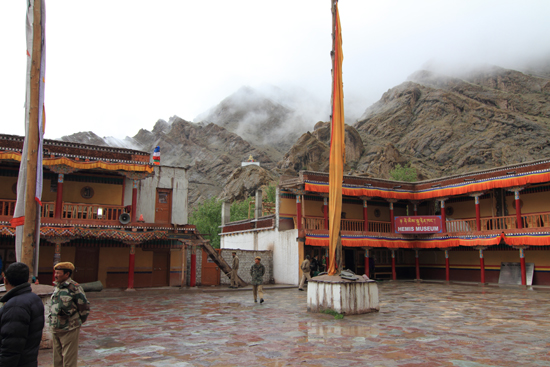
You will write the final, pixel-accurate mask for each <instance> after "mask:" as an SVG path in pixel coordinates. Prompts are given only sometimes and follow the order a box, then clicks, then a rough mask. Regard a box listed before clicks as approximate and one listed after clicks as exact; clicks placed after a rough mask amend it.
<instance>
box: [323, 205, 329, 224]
mask: <svg viewBox="0 0 550 367" xmlns="http://www.w3.org/2000/svg"><path fill="white" fill-rule="evenodd" d="M323 218H325V222H324V228H325V229H326V230H327V231H328V198H327V197H324V198H323Z"/></svg>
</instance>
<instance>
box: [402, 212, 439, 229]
mask: <svg viewBox="0 0 550 367" xmlns="http://www.w3.org/2000/svg"><path fill="white" fill-rule="evenodd" d="M441 232H442V227H441V216H439V215H425V216H415V217H395V233H441Z"/></svg>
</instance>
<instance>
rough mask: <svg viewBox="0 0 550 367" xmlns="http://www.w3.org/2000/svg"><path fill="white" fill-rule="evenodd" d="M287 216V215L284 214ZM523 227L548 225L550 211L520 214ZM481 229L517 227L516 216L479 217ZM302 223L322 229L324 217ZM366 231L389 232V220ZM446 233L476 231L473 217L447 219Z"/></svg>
mask: <svg viewBox="0 0 550 367" xmlns="http://www.w3.org/2000/svg"><path fill="white" fill-rule="evenodd" d="M286 216H287V217H289V215H286ZM290 216H292V218H293V219H294V228H296V227H297V223H296V216H295V215H290ZM521 220H522V226H523V228H543V227H550V212H542V213H530V214H524V215H522V216H521ZM480 222H481V231H495V230H504V229H517V218H516V216H515V215H508V216H505V217H485V218H481V221H480ZM302 224H303V226H304V228H305V229H306V230H324V229H325V219H324V218H323V217H306V216H304V217H302ZM368 226H369V228H368V229H369V230H368V232H379V233H390V230H391V224H390V222H381V221H371V220H369V221H368ZM446 228H447V233H457V232H477V225H476V219H475V218H467V219H447V221H446ZM341 230H342V231H350V232H364V222H363V220H362V219H342V222H341Z"/></svg>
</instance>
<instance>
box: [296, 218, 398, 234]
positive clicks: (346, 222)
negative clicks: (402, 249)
mask: <svg viewBox="0 0 550 367" xmlns="http://www.w3.org/2000/svg"><path fill="white" fill-rule="evenodd" d="M295 221H296V219H295ZM303 221H304V225H305V228H306V229H314V230H323V229H325V219H324V218H319V217H303ZM368 225H369V232H384V233H389V232H390V228H391V224H390V222H380V221H369V222H368ZM340 229H341V230H342V231H351V232H364V230H365V222H364V221H363V220H362V219H342V220H341V222H340Z"/></svg>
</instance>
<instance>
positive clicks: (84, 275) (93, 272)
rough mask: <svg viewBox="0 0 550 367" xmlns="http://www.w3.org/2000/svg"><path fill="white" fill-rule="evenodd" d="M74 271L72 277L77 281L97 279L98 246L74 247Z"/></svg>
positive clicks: (93, 280) (85, 281) (86, 281)
mask: <svg viewBox="0 0 550 367" xmlns="http://www.w3.org/2000/svg"><path fill="white" fill-rule="evenodd" d="M74 266H75V271H74V274H73V276H72V278H73V279H74V280H75V281H76V282H78V283H90V282H95V281H96V280H97V279H98V276H97V271H98V267H99V247H78V244H77V247H76V254H75V260H74Z"/></svg>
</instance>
